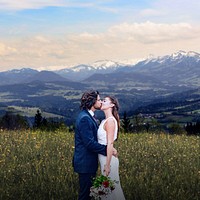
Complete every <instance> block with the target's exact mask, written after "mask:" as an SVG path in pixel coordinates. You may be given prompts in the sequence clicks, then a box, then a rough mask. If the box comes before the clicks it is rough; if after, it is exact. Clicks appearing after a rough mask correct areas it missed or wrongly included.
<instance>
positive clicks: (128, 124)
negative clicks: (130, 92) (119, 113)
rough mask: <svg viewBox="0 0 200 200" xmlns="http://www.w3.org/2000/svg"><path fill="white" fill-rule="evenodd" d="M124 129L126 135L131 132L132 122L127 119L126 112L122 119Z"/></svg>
mask: <svg viewBox="0 0 200 200" xmlns="http://www.w3.org/2000/svg"><path fill="white" fill-rule="evenodd" d="M122 128H123V130H124V132H125V133H128V132H130V128H131V122H130V120H129V119H128V117H127V114H126V111H125V112H124V117H123V119H122Z"/></svg>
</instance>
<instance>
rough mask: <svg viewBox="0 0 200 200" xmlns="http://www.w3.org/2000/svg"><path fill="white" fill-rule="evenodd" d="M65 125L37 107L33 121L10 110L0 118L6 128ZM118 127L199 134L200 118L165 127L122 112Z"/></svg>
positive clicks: (138, 130)
mask: <svg viewBox="0 0 200 200" xmlns="http://www.w3.org/2000/svg"><path fill="white" fill-rule="evenodd" d="M61 127H62V128H63V127H67V126H66V124H65V122H64V121H63V119H58V118H45V117H43V116H42V112H41V111H40V110H39V109H38V110H37V112H36V114H35V117H34V121H33V123H32V122H30V120H29V119H28V118H27V117H24V116H21V115H19V114H13V113H12V112H6V113H5V115H4V116H3V117H1V118H0V128H1V129H6V130H18V129H29V128H32V129H41V130H47V131H54V130H56V129H58V128H61ZM68 128H69V130H70V131H74V125H69V126H68ZM120 129H121V131H122V132H124V133H141V132H155V133H156V132H158V133H159V132H161V131H162V132H163V131H167V132H168V133H171V134H185V133H186V134H187V135H200V120H197V122H196V123H191V122H188V123H187V124H186V126H184V127H181V126H180V125H179V124H178V123H173V124H170V125H169V126H168V128H167V127H165V126H163V125H161V124H160V123H159V122H157V121H156V119H154V118H152V119H151V120H149V121H145V119H144V117H143V116H142V115H140V114H136V115H134V116H132V117H131V118H130V117H128V116H127V113H126V112H124V114H123V117H122V119H121V126H120Z"/></svg>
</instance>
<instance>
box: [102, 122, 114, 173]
mask: <svg viewBox="0 0 200 200" xmlns="http://www.w3.org/2000/svg"><path fill="white" fill-rule="evenodd" d="M105 130H106V135H107V157H106V164H105V166H104V172H105V174H106V176H108V175H109V173H110V162H111V158H112V155H113V148H114V147H113V143H114V132H115V122H114V120H113V119H108V120H107V122H106V124H105Z"/></svg>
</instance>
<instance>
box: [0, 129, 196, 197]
mask: <svg viewBox="0 0 200 200" xmlns="http://www.w3.org/2000/svg"><path fill="white" fill-rule="evenodd" d="M73 145H74V141H73V133H69V132H68V131H66V130H59V131H56V132H40V131H35V132H32V131H10V132H9V131H2V132H0V199H5V200H6V199H27V200H28V199H31V200H32V199H37V200H43V199H55V200H62V199H69V200H71V199H72V200H73V199H77V197H78V176H77V174H75V173H74V172H73V168H72V163H71V161H72V155H73V150H74V149H73V148H74V147H73ZM116 148H117V149H118V151H119V159H120V177H121V185H122V187H123V190H124V194H125V196H126V199H128V200H129V199H130V200H133V199H136V200H143V199H144V200H146V199H148V200H149V199H152V200H155V199H159V200H160V199H163V200H166V199H173V200H176V199H177V200H190V199H191V200H198V199H200V156H199V155H200V138H199V137H195V136H194V137H193V136H192V137H188V136H176V135H165V134H160V135H158V134H124V135H123V134H121V135H120V137H119V139H118V141H117V142H116ZM98 173H99V171H98Z"/></svg>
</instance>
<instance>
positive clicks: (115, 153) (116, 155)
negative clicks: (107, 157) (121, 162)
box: [113, 147, 118, 157]
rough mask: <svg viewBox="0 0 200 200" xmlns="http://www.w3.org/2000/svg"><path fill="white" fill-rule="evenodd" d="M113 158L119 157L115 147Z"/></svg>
mask: <svg viewBox="0 0 200 200" xmlns="http://www.w3.org/2000/svg"><path fill="white" fill-rule="evenodd" d="M113 156H115V157H118V152H117V149H115V148H114V147H113Z"/></svg>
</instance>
